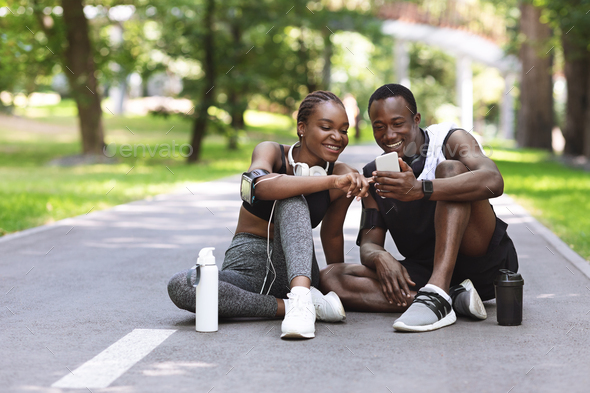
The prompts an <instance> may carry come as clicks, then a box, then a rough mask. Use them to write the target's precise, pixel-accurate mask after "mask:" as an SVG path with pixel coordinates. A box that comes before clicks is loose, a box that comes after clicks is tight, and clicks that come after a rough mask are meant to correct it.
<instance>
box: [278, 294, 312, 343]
mask: <svg viewBox="0 0 590 393" xmlns="http://www.w3.org/2000/svg"><path fill="white" fill-rule="evenodd" d="M306 292H307V293H306ZM287 297H288V298H289V306H288V309H286V310H285V319H283V323H282V324H281V330H282V332H283V333H282V334H281V338H314V337H315V318H316V314H315V307H314V305H313V302H312V297H311V291H310V290H309V289H307V288H305V287H293V288H291V292H290V293H288V294H287Z"/></svg>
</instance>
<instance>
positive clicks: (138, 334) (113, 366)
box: [51, 329, 176, 389]
mask: <svg viewBox="0 0 590 393" xmlns="http://www.w3.org/2000/svg"><path fill="white" fill-rule="evenodd" d="M175 331H176V330H173V329H134V330H133V331H132V332H131V333H129V334H128V335H126V336H125V337H123V338H121V339H120V340H119V341H117V342H116V343H114V344H113V345H111V346H110V347H108V348H107V349H105V350H104V351H102V352H101V353H99V354H98V355H96V356H95V357H94V358H92V359H90V360H89V361H87V362H86V363H84V364H83V365H81V366H80V367H78V368H77V369H75V370H74V372H73V373H68V374H67V375H66V376H65V377H63V378H62V379H60V380H59V381H57V382H55V383H54V384H53V385H51V386H52V387H54V388H81V389H84V388H106V387H108V386H109V385H110V384H111V383H113V381H114V380H115V379H117V378H119V377H120V376H121V375H123V374H124V373H125V372H126V371H127V370H129V369H130V368H131V367H133V365H134V364H135V363H137V362H139V361H140V360H141V359H143V358H144V357H145V356H146V355H147V354H149V353H150V352H151V351H152V350H154V349H155V348H156V347H157V346H158V345H160V344H161V343H163V342H164V340H166V339H167V338H168V337H170V335H171V334H172V333H174V332H175Z"/></svg>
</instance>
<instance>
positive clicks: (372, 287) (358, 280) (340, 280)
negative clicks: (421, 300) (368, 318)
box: [320, 263, 416, 312]
mask: <svg viewBox="0 0 590 393" xmlns="http://www.w3.org/2000/svg"><path fill="white" fill-rule="evenodd" d="M320 290H321V291H322V292H323V293H328V292H330V291H334V292H336V294H338V296H339V297H340V300H341V301H342V304H343V305H344V307H345V308H346V309H347V310H351V311H365V312H403V311H405V310H406V309H407V308H408V306H405V307H404V306H397V305H396V304H391V303H389V302H388V301H387V299H386V298H385V295H384V294H383V291H382V290H381V284H380V283H379V279H378V277H377V273H376V272H375V271H374V270H372V269H370V268H368V267H366V266H364V265H359V264H352V263H338V264H332V265H329V266H327V267H325V268H324V269H322V270H321V271H320ZM410 294H411V298H409V299H408V305H409V304H410V303H411V302H412V300H413V299H414V295H415V294H416V292H411V293H410Z"/></svg>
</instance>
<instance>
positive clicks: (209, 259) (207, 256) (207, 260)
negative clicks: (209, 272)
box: [197, 247, 215, 266]
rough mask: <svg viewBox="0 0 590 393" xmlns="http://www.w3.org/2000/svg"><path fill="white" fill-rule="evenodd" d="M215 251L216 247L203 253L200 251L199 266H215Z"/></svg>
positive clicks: (205, 249)
mask: <svg viewBox="0 0 590 393" xmlns="http://www.w3.org/2000/svg"><path fill="white" fill-rule="evenodd" d="M213 250H215V247H205V248H203V249H202V250H201V251H199V258H198V259H197V265H201V266H207V265H215V256H214V255H213Z"/></svg>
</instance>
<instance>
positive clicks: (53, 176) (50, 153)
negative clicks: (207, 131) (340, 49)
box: [0, 101, 295, 236]
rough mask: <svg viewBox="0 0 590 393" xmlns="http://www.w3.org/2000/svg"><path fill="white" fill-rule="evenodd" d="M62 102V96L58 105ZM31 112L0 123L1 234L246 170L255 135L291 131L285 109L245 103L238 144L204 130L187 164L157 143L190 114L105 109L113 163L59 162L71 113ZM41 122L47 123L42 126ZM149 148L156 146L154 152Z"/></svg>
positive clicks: (70, 130) (179, 134)
mask: <svg viewBox="0 0 590 393" xmlns="http://www.w3.org/2000/svg"><path fill="white" fill-rule="evenodd" d="M62 103H63V101H62ZM70 106H71V105H70ZM39 108H40V107H35V108H33V109H34V110H39ZM41 109H43V108H41ZM67 109H68V105H67V101H66V103H65V104H61V106H60V108H59V110H58V112H59V111H62V112H63V111H66V110H67ZM28 110H29V108H28V109H27V113H25V114H29V113H28ZM48 111H49V112H50V110H49V109H48ZM36 114H38V115H39V116H32V117H33V118H34V123H33V122H32V123H31V127H30V131H29V128H27V129H26V130H23V129H10V128H9V127H7V126H1V127H0V236H1V235H3V234H6V233H10V232H14V231H19V230H23V229H26V228H30V227H34V226H38V225H43V224H47V223H51V222H54V221H56V220H60V219H63V218H67V217H72V216H76V215H80V214H85V213H86V212H88V211H89V210H90V209H93V211H96V210H100V209H105V208H108V207H111V206H115V205H118V204H121V203H126V202H129V201H133V200H138V199H142V198H146V197H149V196H151V195H156V194H161V193H166V192H171V191H174V190H177V189H184V188H185V187H189V189H191V188H194V189H196V188H197V187H199V186H198V184H197V183H198V182H204V181H209V180H213V179H217V178H221V177H224V176H228V175H232V174H236V173H240V172H242V171H244V169H245V168H247V167H248V165H249V163H250V157H251V154H252V149H253V148H254V146H255V145H256V144H257V143H259V142H260V141H262V140H267V139H273V140H279V141H283V142H285V143H289V142H290V141H293V140H294V137H293V136H294V133H295V128H294V125H293V122H292V120H291V119H290V118H289V117H286V116H281V115H274V114H267V113H261V112H256V111H248V112H247V113H246V121H247V123H248V124H247V132H246V133H245V135H244V137H242V138H241V141H240V149H239V150H234V151H231V150H228V149H227V148H226V141H225V139H224V138H223V137H221V136H219V135H211V136H207V137H206V138H205V141H204V146H203V150H202V159H201V162H200V163H198V164H194V165H188V164H186V159H185V158H183V157H181V156H180V154H178V153H177V154H176V157H170V156H169V155H168V154H166V148H165V147H163V146H162V144H170V145H171V144H172V143H173V141H174V143H176V145H177V146H178V145H181V144H183V143H186V142H188V141H189V139H190V126H191V124H190V122H189V121H187V120H184V119H181V118H179V117H174V116H173V117H169V118H168V119H163V118H158V117H153V116H146V117H113V116H105V120H104V123H105V134H106V137H105V139H106V140H105V141H106V143H107V144H116V146H117V147H118V148H117V149H116V151H117V155H116V156H115V157H114V158H115V159H116V160H115V163H113V164H97V165H84V166H75V167H58V166H51V165H48V163H50V162H51V161H52V160H54V159H56V158H60V157H66V156H72V155H76V154H79V152H80V142H79V136H78V132H77V130H76V124H77V119H76V118H75V117H72V116H68V115H64V116H57V115H52V116H50V117H47V118H45V117H44V116H45V115H46V114H47V113H42V112H37V113H36ZM43 126H50V127H49V128H48V129H46V130H44V129H43V128H44V127H43ZM46 128H47V127H46ZM127 128H129V129H127ZM56 129H57V131H56ZM130 130H131V131H130ZM167 132H168V134H166V133H167ZM122 144H129V145H132V146H139V147H138V148H137V149H136V152H137V153H138V154H137V156H136V157H133V156H132V157H127V158H125V157H122V156H121V155H120V154H119V153H120V149H119V148H120V146H121V145H122ZM141 145H145V146H146V148H142V147H141ZM113 146H114V145H113ZM148 149H151V151H152V152H153V153H155V154H154V156H153V157H151V156H150V151H149V150H148ZM177 149H178V147H177ZM161 155H163V156H164V157H161ZM186 192H189V191H188V190H186Z"/></svg>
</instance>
